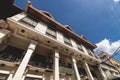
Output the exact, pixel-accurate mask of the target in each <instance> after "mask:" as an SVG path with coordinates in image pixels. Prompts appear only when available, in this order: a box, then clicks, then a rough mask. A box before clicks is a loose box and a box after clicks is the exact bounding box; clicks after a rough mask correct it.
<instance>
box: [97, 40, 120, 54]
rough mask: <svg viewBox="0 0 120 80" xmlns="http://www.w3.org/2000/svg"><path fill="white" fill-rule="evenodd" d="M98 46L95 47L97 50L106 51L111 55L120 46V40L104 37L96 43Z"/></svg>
mask: <svg viewBox="0 0 120 80" xmlns="http://www.w3.org/2000/svg"><path fill="white" fill-rule="evenodd" d="M96 45H97V48H96V49H95V52H97V53H98V52H99V51H104V52H106V53H108V54H110V55H112V54H113V53H114V52H115V51H116V49H117V48H118V47H119V46H120V40H118V41H115V42H110V40H108V39H104V40H102V41H100V42H99V43H96Z"/></svg>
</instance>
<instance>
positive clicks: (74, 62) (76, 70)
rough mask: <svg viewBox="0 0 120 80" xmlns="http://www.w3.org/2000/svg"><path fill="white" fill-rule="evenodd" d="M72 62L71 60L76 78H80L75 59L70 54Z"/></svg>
mask: <svg viewBox="0 0 120 80" xmlns="http://www.w3.org/2000/svg"><path fill="white" fill-rule="evenodd" d="M72 62H73V68H74V72H75V75H76V77H77V80H81V79H80V74H79V72H78V68H77V65H76V60H75V58H74V57H73V56H72Z"/></svg>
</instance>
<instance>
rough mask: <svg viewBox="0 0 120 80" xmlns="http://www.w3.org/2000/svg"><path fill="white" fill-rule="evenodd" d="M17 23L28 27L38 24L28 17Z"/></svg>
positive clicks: (35, 20)
mask: <svg viewBox="0 0 120 80" xmlns="http://www.w3.org/2000/svg"><path fill="white" fill-rule="evenodd" d="M19 22H21V23H23V24H25V25H27V26H30V27H35V26H37V24H38V20H37V19H35V18H34V17H32V16H30V15H27V16H26V17H24V18H22V19H21V20H20V21H19Z"/></svg>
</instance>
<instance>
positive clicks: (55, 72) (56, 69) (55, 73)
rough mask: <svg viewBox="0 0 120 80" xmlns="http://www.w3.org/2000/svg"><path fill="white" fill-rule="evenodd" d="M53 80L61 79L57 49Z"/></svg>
mask: <svg viewBox="0 0 120 80" xmlns="http://www.w3.org/2000/svg"><path fill="white" fill-rule="evenodd" d="M53 80H59V51H57V50H55V53H54V78H53Z"/></svg>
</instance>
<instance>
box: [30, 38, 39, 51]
mask: <svg viewBox="0 0 120 80" xmlns="http://www.w3.org/2000/svg"><path fill="white" fill-rule="evenodd" d="M37 44H38V42H36V41H33V40H31V42H30V44H29V47H28V49H32V50H35V47H36V45H37Z"/></svg>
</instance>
